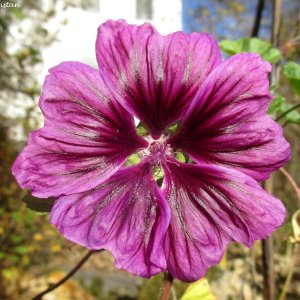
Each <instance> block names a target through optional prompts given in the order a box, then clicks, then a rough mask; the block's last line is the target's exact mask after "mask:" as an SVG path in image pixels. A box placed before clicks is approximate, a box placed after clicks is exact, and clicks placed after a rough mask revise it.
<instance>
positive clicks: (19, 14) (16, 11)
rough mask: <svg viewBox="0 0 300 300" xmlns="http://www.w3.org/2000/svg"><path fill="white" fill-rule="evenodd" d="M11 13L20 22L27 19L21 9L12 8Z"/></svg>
mask: <svg viewBox="0 0 300 300" xmlns="http://www.w3.org/2000/svg"><path fill="white" fill-rule="evenodd" d="M9 10H10V12H11V13H12V14H13V15H14V16H15V17H16V18H17V19H18V20H24V19H25V15H24V14H23V12H22V11H21V9H19V8H16V7H11V8H10V9H9Z"/></svg>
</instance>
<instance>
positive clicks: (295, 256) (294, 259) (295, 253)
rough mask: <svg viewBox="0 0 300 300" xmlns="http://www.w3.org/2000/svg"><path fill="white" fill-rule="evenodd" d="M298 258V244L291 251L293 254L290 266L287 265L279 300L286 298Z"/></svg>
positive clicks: (299, 247) (299, 250)
mask: <svg viewBox="0 0 300 300" xmlns="http://www.w3.org/2000/svg"><path fill="white" fill-rule="evenodd" d="M299 256H300V244H299V243H297V244H295V246H294V249H293V254H292V258H291V261H290V264H289V269H288V274H287V277H286V279H285V282H284V285H283V288H282V291H281V294H280V297H279V300H285V298H286V294H287V292H288V290H289V287H290V285H291V282H292V279H293V274H294V269H295V264H296V262H297V260H298V259H299Z"/></svg>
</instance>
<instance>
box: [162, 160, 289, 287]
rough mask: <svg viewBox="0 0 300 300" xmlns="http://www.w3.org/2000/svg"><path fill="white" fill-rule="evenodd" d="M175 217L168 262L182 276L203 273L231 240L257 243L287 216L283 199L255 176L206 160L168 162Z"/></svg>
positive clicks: (166, 244) (167, 191)
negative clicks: (257, 180)
mask: <svg viewBox="0 0 300 300" xmlns="http://www.w3.org/2000/svg"><path fill="white" fill-rule="evenodd" d="M165 172H166V177H165V183H164V186H165V187H164V193H165V194H166V197H167V200H168V201H169V203H170V207H171V213H172V218H171V223H170V226H169V229H168V231H167V234H166V236H165V239H164V249H165V256H166V259H167V268H168V270H169V271H170V272H171V274H172V275H173V276H175V277H176V278H179V279H181V280H183V281H194V280H197V279H198V278H200V277H202V276H203V275H204V274H205V272H206V271H207V269H208V268H209V267H210V266H212V265H214V264H217V263H218V262H219V261H220V259H221V258H222V256H223V254H224V251H225V247H226V245H227V244H228V243H229V242H230V241H237V242H241V243H243V244H245V245H246V246H252V244H253V242H254V241H255V240H258V239H264V238H266V237H268V236H269V235H270V234H271V233H272V232H273V231H274V230H275V229H276V228H277V227H278V226H280V225H281V224H282V223H283V222H284V217H285V209H284V206H283V205H282V203H281V202H280V201H279V200H277V199H275V198H274V197H273V196H271V195H270V194H268V193H266V192H265V191H264V190H263V189H262V188H261V186H260V185H259V184H258V183H257V182H256V181H255V180H254V179H252V178H251V177H249V176H247V175H245V174H243V173H241V172H238V171H235V170H232V169H227V168H224V167H219V166H213V165H207V164H198V165H194V164H181V163H178V162H173V163H167V164H166V165H165Z"/></svg>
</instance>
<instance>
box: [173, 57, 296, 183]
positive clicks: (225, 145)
mask: <svg viewBox="0 0 300 300" xmlns="http://www.w3.org/2000/svg"><path fill="white" fill-rule="evenodd" d="M270 69H271V67H270V65H269V63H267V62H264V61H262V60H261V58H260V56H259V55H258V54H250V53H242V54H239V55H234V56H232V57H231V58H229V59H228V60H227V61H225V62H224V63H222V64H221V65H219V66H218V67H217V68H216V69H214V71H213V72H212V73H211V74H210V75H209V76H208V78H207V79H206V80H205V82H204V83H203V84H202V86H201V88H200V90H199V92H198V94H197V95H196V96H195V99H194V100H193V102H192V104H191V106H190V107H189V109H188V112H187V114H186V115H185V117H184V120H183V122H182V126H181V128H180V130H179V132H178V133H177V135H176V136H174V137H172V139H171V140H170V143H171V144H172V145H173V146H174V147H176V148H180V149H183V150H184V151H186V152H187V153H188V154H189V155H191V156H192V158H193V159H194V160H195V161H197V162H203V161H205V162H211V163H215V164H223V165H226V166H230V167H233V168H238V169H239V170H240V171H242V172H244V173H246V174H248V175H250V176H252V177H253V178H255V179H256V180H264V179H266V178H268V176H269V174H270V173H271V172H273V171H274V170H276V169H277V168H279V167H281V166H282V165H283V164H284V163H285V162H286V161H287V160H288V159H289V158H290V147H289V144H288V143H287V142H286V140H285V139H284V137H283V135H282V129H281V128H280V126H278V125H277V124H276V122H274V121H273V120H271V119H270V118H269V117H268V116H267V115H266V111H267V109H268V106H269V102H270V100H271V96H270V93H269V82H268V72H269V71H270Z"/></svg>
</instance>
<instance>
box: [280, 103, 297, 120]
mask: <svg viewBox="0 0 300 300" xmlns="http://www.w3.org/2000/svg"><path fill="white" fill-rule="evenodd" d="M299 107H300V103H298V104H296V105H294V106H293V107H291V108H290V109H288V110H286V111H285V112H284V113H282V114H281V115H280V116H278V117H277V118H276V119H275V121H276V122H277V121H279V120H280V119H282V118H283V117H285V116H286V115H287V114H289V113H290V112H292V111H293V110H295V109H297V108H299Z"/></svg>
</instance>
